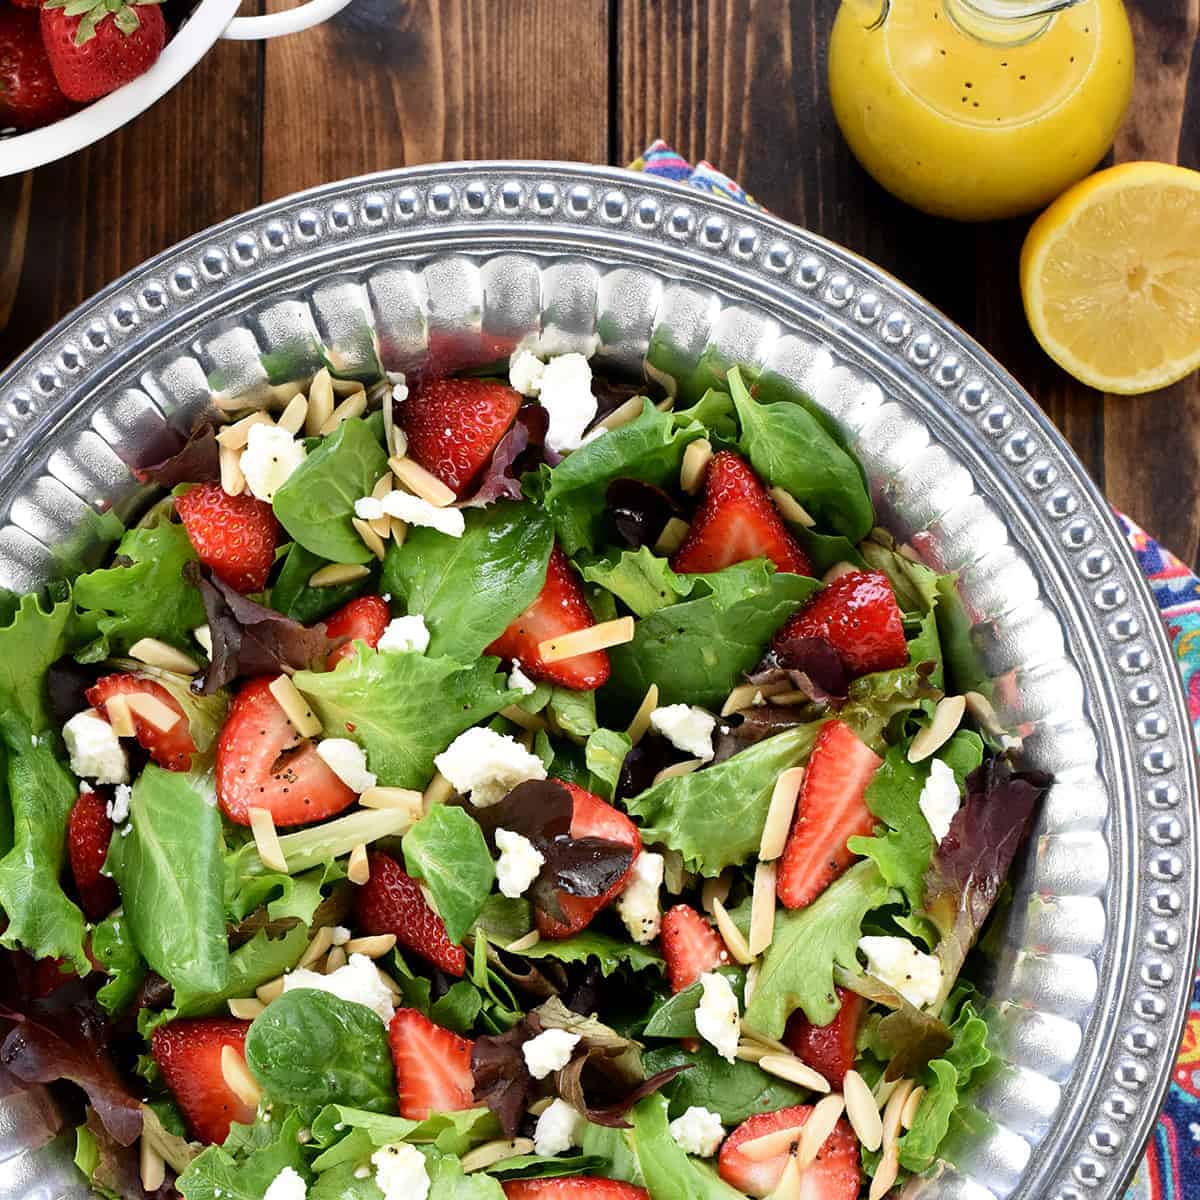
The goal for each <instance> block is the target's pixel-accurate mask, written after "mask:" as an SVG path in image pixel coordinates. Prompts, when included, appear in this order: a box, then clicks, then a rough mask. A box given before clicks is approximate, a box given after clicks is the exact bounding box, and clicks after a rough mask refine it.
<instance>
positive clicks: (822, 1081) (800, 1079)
mask: <svg viewBox="0 0 1200 1200" xmlns="http://www.w3.org/2000/svg"><path fill="white" fill-rule="evenodd" d="M758 1065H759V1066H760V1067H762V1069H763V1070H764V1071H766V1072H767V1074H768V1075H777V1076H778V1077H779V1078H780V1079H786V1080H788V1081H789V1082H791V1083H795V1084H798V1085H799V1086H800V1087H805V1088H808V1090H809V1091H810V1092H827V1091H829V1081H828V1080H827V1079H826V1078H825V1076H824V1075H821V1074H819V1073H818V1072H816V1071H814V1070H813V1069H812V1067H810V1066H808V1064H807V1063H802V1062H801V1061H800V1060H799V1059H798V1058H797V1057H796V1056H795V1055H794V1054H764V1055H763V1056H762V1058H760V1059H759V1060H758Z"/></svg>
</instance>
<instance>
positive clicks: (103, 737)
mask: <svg viewBox="0 0 1200 1200" xmlns="http://www.w3.org/2000/svg"><path fill="white" fill-rule="evenodd" d="M63 741H64V742H65V743H66V745H67V754H68V755H69V756H70V759H71V770H72V771H74V772H75V774H76V775H78V776H80V777H81V778H86V779H94V780H95V781H96V782H97V783H128V782H129V760H128V759H127V758H126V757H125V749H124V747H123V746H122V745H121V739H120V738H118V737H117V735H116V734H115V733H114V732H113V727H112V726H111V725H110V724H109V723H108V722H107V721H106V720H105V719H104V718H103V717H102V716H100V714H99V713H97V712H96V710H95V709H90V708H89V709H86V710H85V711H83V712H81V713H76V714H75V715H74V716H73V717H72V718H71V719H70V720H69V721H68V722H67V723H66V724H65V725H64V726H63Z"/></svg>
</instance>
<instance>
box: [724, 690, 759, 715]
mask: <svg viewBox="0 0 1200 1200" xmlns="http://www.w3.org/2000/svg"><path fill="white" fill-rule="evenodd" d="M758 690H759V689H758V688H756V687H755V686H754V684H752V683H739V684H738V685H737V687H735V688H734V689H733V691H732V692H730V693H729V695H728V696H727V697H726V698H725V703H724V704H722V705H721V716H723V717H727V716H729V714H730V713H735V712H740V711H741V710H742V709H743V708H749V707H750V705H751V703H752V702H753V700H754V693H755V692H757V691H758Z"/></svg>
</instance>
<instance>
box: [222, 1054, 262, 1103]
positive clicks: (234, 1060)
mask: <svg viewBox="0 0 1200 1200" xmlns="http://www.w3.org/2000/svg"><path fill="white" fill-rule="evenodd" d="M221 1077H222V1078H223V1079H224V1080H225V1085H226V1086H227V1087H228V1088H229V1090H230V1091H231V1092H232V1093H233V1094H234V1095H235V1096H236V1097H237V1098H238V1099H239V1100H240V1101H241V1102H242V1103H243V1104H248V1105H250V1106H251V1107H252V1108H257V1107H258V1102H259V1101H260V1100H261V1099H262V1088H260V1087H259V1086H258V1080H257V1079H255V1078H254V1076H253V1075H251V1074H250V1068H249V1067H248V1066H246V1060H245V1059H244V1058H243V1057H242V1056H241V1055H240V1054H239V1053H238V1052H237V1049H236V1048H235V1047H233V1046H222V1047H221Z"/></svg>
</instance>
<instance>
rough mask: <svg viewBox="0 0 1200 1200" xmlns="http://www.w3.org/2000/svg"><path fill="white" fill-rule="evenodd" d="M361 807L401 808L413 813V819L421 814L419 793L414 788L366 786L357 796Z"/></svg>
mask: <svg viewBox="0 0 1200 1200" xmlns="http://www.w3.org/2000/svg"><path fill="white" fill-rule="evenodd" d="M358 802H359V804H361V805H362V806H363V808H402V809H408V810H409V812H411V813H413V814H414V819H415V818H416V817H417V816H420V814H421V803H422V796H421V793H420V792H418V791H416V790H415V789H414V788H398V787H373V788H367V790H366V791H365V792H363V794H362V795H361V796H359V798H358Z"/></svg>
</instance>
